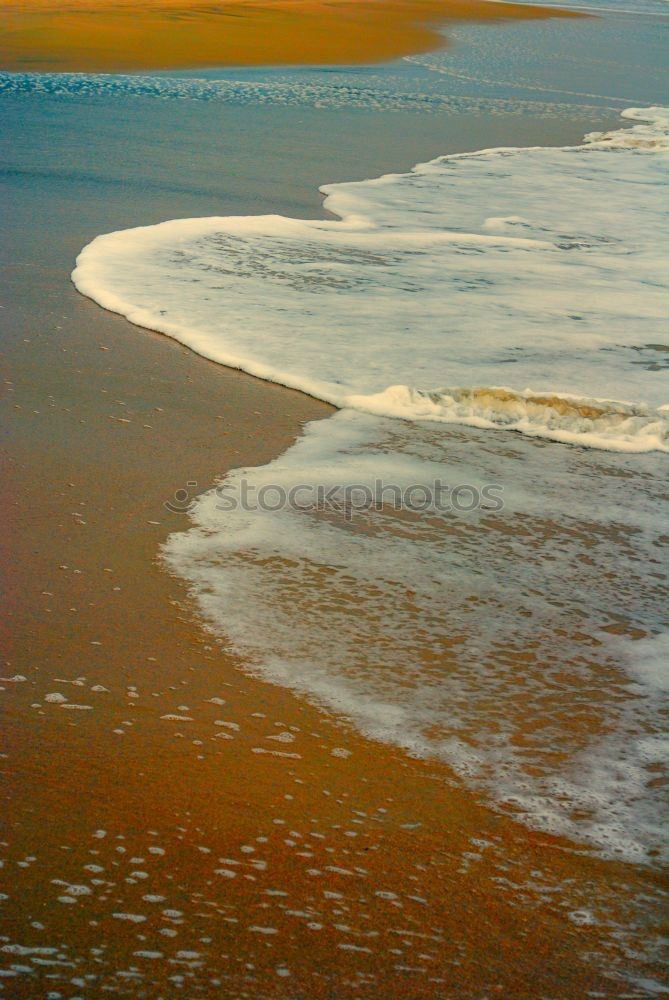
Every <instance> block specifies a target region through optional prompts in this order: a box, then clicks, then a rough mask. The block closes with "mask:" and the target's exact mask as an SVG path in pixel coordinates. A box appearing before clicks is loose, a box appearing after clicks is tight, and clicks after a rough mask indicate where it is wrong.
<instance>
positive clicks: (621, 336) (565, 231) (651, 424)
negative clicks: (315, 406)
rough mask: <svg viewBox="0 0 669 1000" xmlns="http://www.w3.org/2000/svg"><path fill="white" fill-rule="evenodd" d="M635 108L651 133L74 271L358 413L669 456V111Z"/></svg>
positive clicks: (95, 249)
mask: <svg viewBox="0 0 669 1000" xmlns="http://www.w3.org/2000/svg"><path fill="white" fill-rule="evenodd" d="M625 116H626V117H627V118H628V119H629V120H633V121H634V122H635V123H636V124H635V125H634V126H633V127H631V128H628V129H621V130H618V131H615V132H610V133H606V134H599V133H598V134H593V135H592V136H589V137H588V142H587V143H586V144H585V145H583V146H578V147H565V148H559V149H550V148H543V147H538V148H532V149H493V150H483V151H481V152H478V153H473V154H458V155H452V156H446V157H441V158H439V159H437V160H433V161H431V162H430V163H426V164H422V165H420V166H418V167H415V168H414V170H413V171H412V172H411V173H409V174H398V175H392V174H388V175H385V176H384V177H380V178H377V179H376V180H372V181H364V182H360V183H353V184H337V185H333V186H330V187H324V188H323V189H322V190H323V192H324V193H325V194H326V196H327V197H326V201H325V205H326V207H327V208H328V209H329V210H330V211H331V212H333V213H335V214H337V215H339V216H340V217H341V221H339V222H330V221H320V220H319V221H312V222H309V221H300V220H295V219H287V218H283V217H280V216H258V217H255V216H253V217H247V218H213V219H186V220H178V221H174V222H167V223H163V224H161V225H158V226H150V227H144V228H141V229H134V230H127V231H124V232H118V233H112V234H109V235H107V236H101V237H98V238H97V239H96V240H94V241H93V243H91V244H90V245H89V246H88V247H86V248H85V249H84V250H83V251H82V253H81V254H80V256H79V258H78V261H77V267H76V270H75V272H74V274H73V280H74V282H75V284H76V286H77V288H78V289H79V290H80V291H81V292H83V293H84V294H86V295H89V296H90V297H91V298H94V299H95V300H96V301H97V302H99V303H100V304H101V305H103V306H104V307H105V308H107V309H110V310H113V311H115V312H120V313H122V314H123V315H125V316H127V317H128V319H130V320H131V321H132V322H134V323H136V324H138V325H140V326H146V327H150V328H151V329H155V330H159V331H161V332H163V333H166V334H168V335H169V336H172V337H175V338H176V339H178V340H181V341H182V342H183V343H185V344H187V345H188V346H189V347H191V348H192V349H193V350H195V351H197V352H198V353H200V354H202V355H204V356H205V357H208V358H211V359H212V360H215V361H219V362H221V363H224V364H226V365H230V366H233V367H238V368H243V369H244V370H245V371H248V372H250V373H251V374H254V375H257V376H259V377H261V378H266V379H271V380H274V381H277V382H281V383H283V384H284V385H288V386H291V387H293V388H297V389H301V390H303V391H304V392H308V393H310V394H312V395H315V396H318V397H320V398H322V399H324V400H327V401H329V402H331V403H334V404H335V405H336V406H353V407H356V408H359V409H367V410H370V411H371V412H374V413H379V414H384V415H391V416H397V415H400V416H403V417H405V418H409V419H416V418H417V419H425V418H426V417H427V418H429V419H436V420H439V421H442V422H446V423H467V424H470V425H473V426H488V427H495V426H504V427H509V428H514V429H516V430H519V431H522V432H523V433H528V434H533V435H541V436H544V437H547V438H551V439H553V440H559V441H565V442H573V443H579V444H582V445H586V446H589V447H603V448H609V449H620V450H627V451H633V450H636V451H646V450H653V449H657V450H662V451H667V450H669V413H668V412H667V411H666V409H665V410H663V409H662V407H663V406H665V405H666V404H667V401H668V400H669V385H668V380H667V371H668V370H669V369H668V368H667V357H668V356H669V345H667V344H666V343H665V342H666V340H667V337H666V323H665V321H666V315H667V311H668V309H669V295H668V293H667V289H666V273H665V261H666V257H667V254H668V253H669V237H668V236H667V227H666V224H665V221H664V220H665V217H666V196H665V195H666V189H665V186H664V180H665V171H666V164H667V160H668V159H669V138H668V135H669V112H668V111H667V110H666V109H662V108H648V109H628V110H627V111H626V112H625ZM558 191H559V197H556V192H558ZM612 203H615V204H616V206H617V210H616V211H615V212H612V211H611V204H612ZM435 380H436V387H439V386H444V385H445V386H458V388H457V389H450V388H446V389H443V388H436V387H435ZM389 386H390V387H391V388H390V389H389V388H388V387H389ZM500 386H503V387H507V386H508V387H509V389H508V391H507V398H506V399H505V400H504V401H503V400H502V399H501V396H500V390H499V388H498V387H500ZM528 386H529V387H530V388H528ZM493 394H496V399H495V400H494V402H493V400H492V395H493ZM556 400H561V401H562V403H561V404H560V405H557V404H556V402H555V401H556ZM566 400H569V401H570V402H571V403H573V406H571V407H566V406H565V405H564V401H566ZM629 400H631V402H625V401H629ZM588 410H591V411H592V410H594V411H596V412H594V414H590V415H589V414H588V412H587V411H588Z"/></svg>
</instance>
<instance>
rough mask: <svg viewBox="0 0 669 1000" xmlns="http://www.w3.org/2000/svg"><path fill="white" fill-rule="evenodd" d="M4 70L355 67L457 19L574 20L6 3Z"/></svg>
mask: <svg viewBox="0 0 669 1000" xmlns="http://www.w3.org/2000/svg"><path fill="white" fill-rule="evenodd" d="M0 13H2V16H3V20H4V22H5V23H4V31H3V36H2V41H1V42H0V68H1V69H10V70H17V71H21V70H23V71H26V70H39V71H41V72H45V71H77V72H82V71H83V72H116V71H131V70H140V69H169V68H177V67H182V68H186V67H196V66H259V65H266V66H267V65H269V66H271V65H290V64H292V65H296V64H303V65H321V64H348V65H351V64H356V63H368V62H380V61H383V60H389V59H395V58H398V57H400V56H403V55H407V54H409V53H415V52H426V51H429V50H431V49H436V48H441V47H443V46H444V45H445V44H446V39H445V38H444V36H443V35H442V34H441V33H440V32H439V26H443V25H444V24H445V23H446V22H458V21H500V20H513V19H518V20H528V19H535V18H542V17H565V16H567V17H569V16H581V15H576V14H574V15H572V14H569V12H565V11H560V10H556V9H551V10H547V9H546V8H542V7H540V6H530V5H527V6H525V5H520V4H505V3H486V2H485V0H413V2H412V0H384V2H383V3H381V2H379V0H337V2H334V3H327V2H322V0H320V2H319V0H264V2H261V3H252V2H247V0H228V2H226V3H222V2H221V0H218V2H214V3H211V2H204V0H148V2H146V0H145V2H142V3H140V2H137V0H96V2H94V0H63V2H60V0H59V2H54V0H0Z"/></svg>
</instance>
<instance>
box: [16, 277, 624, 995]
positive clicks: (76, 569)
mask: <svg viewBox="0 0 669 1000" xmlns="http://www.w3.org/2000/svg"><path fill="white" fill-rule="evenodd" d="M45 293H46V294H48V290H47V289H45ZM70 298H71V306H72V308H71V309H70V308H69V307H68V317H67V319H61V318H60V316H59V315H58V316H55V317H54V322H55V324H57V325H56V326H55V328H54V329H50V330H47V329H46V328H45V329H42V328H36V327H35V323H34V320H33V318H32V316H33V312H32V310H31V308H30V301H29V299H28V300H27V301H26V304H25V307H24V309H23V312H22V313H21V311H20V309H19V312H18V315H17V318H15V320H14V321H13V328H15V329H16V332H17V333H18V335H19V337H21V336H22V335H23V336H25V338H27V339H28V340H30V342H31V343H30V351H29V352H28V351H27V352H26V359H27V360H26V362H25V364H23V365H21V366H18V367H17V371H16V373H15V375H14V377H13V378H14V381H13V383H12V385H10V386H9V388H10V389H13V391H12V392H10V393H9V394H8V398H7V400H6V403H5V412H6V413H7V415H8V419H7V425H8V427H9V430H10V434H11V436H12V438H13V441H14V453H15V454H17V455H19V456H20V459H19V461H18V462H16V463H15V465H14V470H13V487H12V490H13V492H12V493H11V494H10V495H9V496H7V497H5V504H4V508H3V509H4V511H5V513H6V527H7V520H9V521H10V522H11V531H12V534H11V535H10V541H9V546H8V549H9V551H8V552H7V553H6V555H5V559H6V565H10V566H11V570H12V572H11V576H12V579H13V588H14V590H13V593H10V594H9V596H8V598H7V601H6V615H5V618H6V624H7V628H8V633H9V634H8V637H7V638H8V639H9V642H10V645H11V652H10V653H9V655H8V656H7V658H6V661H5V662H4V663H3V668H2V671H1V673H2V676H3V677H6V678H12V677H15V676H16V675H19V676H24V677H25V678H26V680H25V681H5V682H2V686H3V687H4V688H5V690H4V692H3V693H2V699H3V704H4V705H5V706H7V708H6V714H5V725H4V731H5V737H6V742H5V746H4V748H3V749H4V752H5V754H6V758H4V759H3V760H2V764H3V770H5V769H6V770H7V772H8V773H7V775H6V776H5V780H4V782H3V785H4V789H5V791H4V796H5V801H4V807H3V810H2V814H3V817H4V820H3V825H4V826H5V829H4V831H3V832H2V834H1V836H2V838H3V840H5V841H7V842H8V843H9V846H8V847H7V848H3V850H2V855H3V857H4V858H5V859H6V860H5V866H4V868H3V869H2V870H0V884H1V888H2V892H5V893H7V895H8V896H9V897H10V904H9V905H10V907H11V909H10V918H9V920H8V921H5V924H4V927H3V933H4V934H5V935H7V938H6V939H5V940H7V939H8V940H9V942H10V944H15V943H19V944H21V945H22V946H24V947H25V946H27V947H44V946H56V947H57V948H58V962H61V963H65V964H64V965H63V964H60V965H55V966H54V965H53V964H43V965H39V964H36V965H34V971H33V972H32V973H31V974H30V975H28V974H25V973H21V974H19V975H17V976H16V978H14V979H12V980H11V995H12V996H15V997H33V996H38V995H39V996H43V995H45V993H46V992H47V991H48V990H56V991H57V992H61V993H62V992H63V985H65V988H66V995H68V996H69V995H74V994H73V993H72V989H73V987H71V986H69V985H68V984H69V982H70V980H71V979H73V978H74V979H75V981H76V980H77V979H78V977H82V976H86V975H89V976H94V977H96V978H95V979H94V980H91V981H90V983H89V986H90V988H92V989H93V991H94V994H95V995H96V996H97V995H99V996H102V995H103V991H106V990H109V991H111V992H112V993H113V994H117V995H121V996H132V997H142V996H146V997H158V996H160V997H171V996H187V997H189V998H190V997H196V996H216V997H220V996H234V997H245V996H249V997H251V996H252V997H286V998H288V997H290V998H301V997H305V998H306V997H309V998H312V997H334V998H344V997H353V996H368V997H373V998H378V997H399V998H402V997H425V998H428V997H429V998H432V997H458V998H462V997H482V996H489V997H490V996H501V997H514V998H528V1000H529V998H532V1000H535V998H536V997H537V996H553V997H560V998H570V997H581V996H585V995H586V994H587V991H588V990H600V991H601V995H606V996H610V997H613V996H619V995H620V996H622V995H623V994H625V995H629V990H628V987H627V986H626V985H625V984H623V983H621V982H618V983H616V982H611V981H608V982H607V981H605V980H603V978H602V977H601V975H599V974H598V973H597V972H596V970H595V963H594V961H592V960H590V961H586V959H585V958H584V957H583V956H584V955H585V954H586V953H590V954H591V955H597V954H598V953H599V954H600V956H601V954H602V953H604V954H605V957H606V961H607V963H610V964H611V965H612V966H615V965H616V964H620V963H622V964H623V965H624V966H628V965H629V961H628V960H627V959H625V958H624V957H623V956H621V955H619V954H618V953H617V950H616V949H615V948H614V947H612V946H611V945H610V944H609V945H606V944H603V943H602V941H601V940H600V930H599V929H598V928H597V927H595V928H591V927H577V926H576V925H575V924H574V923H572V922H571V921H570V920H569V919H568V917H567V915H566V912H565V909H564V905H563V903H562V897H561V894H560V893H558V894H555V893H554V892H552V891H551V886H554V885H555V884H558V883H565V880H567V879H571V880H572V882H571V885H572V887H574V886H576V887H577V886H581V887H582V889H583V890H585V893H586V895H585V899H583V900H581V902H582V904H583V905H586V904H588V903H589V902H590V900H591V899H601V900H606V901H607V905H608V906H610V907H611V912H613V913H615V911H616V902H615V900H616V898H617V897H618V898H620V899H623V898H631V897H633V896H634V895H635V894H636V893H638V892H641V891H642V888H643V885H642V882H641V881H640V879H641V876H640V875H639V873H638V872H635V871H634V870H631V869H629V868H626V867H625V866H622V865H621V866H616V865H604V864H600V863H598V862H596V861H589V860H588V859H586V858H579V857H575V856H574V855H573V854H571V853H566V852H564V851H563V849H562V847H563V845H562V844H561V842H560V841H557V840H555V839H553V838H550V837H547V836H539V835H535V834H531V833H530V832H528V831H527V830H525V829H524V828H522V827H520V826H517V825H516V824H515V823H513V822H512V821H511V820H509V819H505V818H503V817H500V816H496V815H494V814H493V813H491V812H490V811H489V810H488V809H486V808H485V807H484V806H483V805H482V804H479V803H477V801H476V800H475V798H474V797H473V796H472V795H471V794H469V793H468V792H466V791H464V790H460V789H458V788H457V787H454V786H453V785H452V784H450V783H449V775H448V772H447V771H446V769H445V768H442V767H441V766H439V765H437V764H434V763H429V762H423V761H419V760H412V759H410V758H407V757H406V756H405V755H404V754H403V753H401V752H400V751H398V750H393V749H391V748H387V747H383V746H378V745H375V744H372V743H369V742H367V741H365V740H364V739H362V738H360V737H359V736H357V735H356V734H355V733H354V732H351V731H349V730H348V729H347V728H346V727H345V726H344V725H343V724H340V723H337V722H336V721H335V720H333V719H332V718H331V717H330V716H327V715H325V714H323V713H320V712H318V711H317V710H315V709H312V708H310V707H309V706H307V705H305V704H304V703H302V702H301V701H299V700H298V699H296V698H295V697H293V696H292V695H291V694H290V693H288V692H286V691H284V690H282V689H278V688H274V687H272V686H269V685H267V684H264V683H261V682H259V681H255V680H253V679H250V678H249V677H247V676H246V675H244V674H243V673H241V672H240V670H239V669H238V665H237V664H236V663H235V661H234V660H233V659H232V658H231V657H230V656H228V655H226V653H225V651H224V650H222V649H221V648H220V647H219V646H218V645H217V643H216V642H215V641H213V640H212V638H211V637H210V636H208V635H207V634H206V633H205V632H204V631H203V630H202V629H201V628H199V627H198V625H197V623H196V621H195V619H194V618H193V614H192V609H190V607H189V603H188V598H187V595H186V594H185V593H184V589H183V586H182V585H181V583H180V582H179V581H176V580H173V579H171V578H170V577H169V576H168V575H167V574H166V573H165V572H164V570H163V569H161V568H160V566H159V565H157V563H156V552H157V549H158V545H159V543H160V541H161V540H162V539H164V538H165V537H166V535H167V533H168V532H169V531H171V530H175V529H179V528H182V527H185V526H186V523H187V522H186V519H185V517H183V516H181V515H171V514H168V512H167V511H166V510H165V508H164V507H163V501H164V500H165V499H166V498H170V497H171V496H172V495H173V493H174V491H175V489H177V488H179V487H181V486H183V485H184V484H185V483H186V482H187V481H188V480H197V481H198V483H199V484H200V488H202V487H205V486H207V485H208V484H210V483H211V481H212V479H213V477H215V476H217V475H218V474H220V473H221V472H223V471H224V468H225V467H231V466H238V465H240V464H249V463H264V462H266V461H267V460H268V459H269V458H271V457H272V456H274V455H276V454H278V453H279V452H281V451H282V450H283V449H284V448H285V447H286V446H287V445H288V444H289V443H290V441H291V440H292V439H293V437H294V435H295V434H296V433H297V432H298V431H299V428H300V426H301V425H302V424H303V422H304V421H305V420H308V419H312V418H317V417H325V416H327V414H328V412H329V409H328V408H327V407H326V406H324V405H322V404H319V403H317V402H315V401H314V400H311V399H308V398H306V397H303V396H301V395H299V394H297V393H293V392H290V391H288V390H285V389H282V388H279V387H277V386H273V385H270V384H265V383H262V382H259V381H257V380H254V379H251V378H249V377H246V376H243V375H240V374H239V373H235V372H231V371H228V370H226V369H223V368H220V367H218V366H216V365H213V364H209V363H207V362H206V361H204V360H203V359H201V358H198V357H196V356H195V355H193V354H191V353H189V352H188V351H187V350H185V349H184V348H182V347H180V346H179V345H177V344H175V343H173V342H171V341H168V340H167V339H165V338H162V337H159V336H157V335H153V334H150V333H148V332H146V331H139V330H136V329H134V328H132V327H131V326H130V325H129V324H127V323H125V322H124V321H123V320H121V319H119V318H117V317H114V316H111V315H108V314H105V313H103V312H102V311H101V310H99V309H97V307H96V306H94V305H93V304H92V303H90V302H88V301H87V300H83V299H80V298H78V297H76V296H75V294H74V292H72V293H71V296H70ZM63 324H65V332H64V333H63V332H60V333H59V332H58V328H59V327H62V326H63ZM60 345H62V346H60ZM47 363H48V369H46V370H45V369H44V365H45V364H47ZM31 365H36V366H37V367H36V368H34V369H33V368H31ZM40 365H41V366H42V367H41V371H42V373H43V374H42V375H41V376H40V378H39V379H38V378H36V377H35V373H36V372H39V371H40ZM47 372H48V374H47ZM47 391H48V393H49V395H47V394H46V393H47ZM154 522H159V523H157V524H156V523H154ZM324 655H327V651H324ZM93 688H97V690H93ZM100 688H104V689H105V690H100ZM56 692H60V693H62V694H63V695H64V696H65V697H67V698H68V699H69V702H70V703H75V704H80V705H89V706H92V708H91V710H67V709H64V708H63V707H62V705H59V704H58V703H54V702H53V701H51V702H50V701H48V700H46V696H47V695H48V694H53V693H56ZM212 697H215V698H221V699H224V700H225V704H224V705H219V704H216V703H212V702H211V701H210V699H211V698H212ZM168 716H177V717H180V718H177V719H169V718H166V717H168ZM217 722H225V723H228V725H226V726H221V725H217V724H216V723H217ZM230 724H232V725H230ZM235 726H238V727H239V729H236V728H234V727H235ZM285 732H290V733H291V734H292V735H293V736H294V737H295V739H294V741H293V742H281V741H273V740H271V739H269V737H271V736H276V735H278V734H280V733H285ZM337 748H344V749H345V751H346V752H347V753H348V754H350V756H341V755H339V754H338V752H337V753H335V754H334V755H333V751H337ZM258 749H260V750H263V751H265V752H264V753H259V752H257V751H258ZM268 751H269V752H268ZM281 754H291V755H295V756H281ZM98 830H103V831H106V835H105V836H100V837H96V835H95V832H96V831H98ZM246 847H249V848H252V849H253V850H245V849H244V848H246ZM155 848H158V849H159V850H160V851H163V852H164V853H156V852H155ZM91 864H92V865H95V866H98V869H96V870H95V872H91V871H90V870H87V869H85V868H84V866H85V865H91ZM95 878H97V879H98V880H99V881H98V883H97V884H96V885H95V888H94V891H93V892H92V894H90V895H82V896H75V897H71V898H74V899H75V902H74V904H72V903H70V904H69V905H68V904H67V902H65V903H59V902H57V900H58V899H59V898H64V899H66V900H67V897H68V894H69V892H70V890H68V886H71V885H81V884H86V885H89V886H91V885H94V883H92V882H91V879H95ZM623 887H624V888H623ZM567 891H568V892H572V891H573V892H576V889H573V888H572V890H567ZM577 902H578V899H577ZM166 910H167V911H168V912H165V911H166ZM128 914H129V915H136V916H139V917H143V918H145V919H143V920H142V921H141V922H133V921H132V920H129V919H126V918H125V917H124V916H123V915H128ZM270 931H271V932H270ZM163 932H167V933H163ZM194 953H197V954H194ZM158 954H159V955H160V956H161V957H160V958H156V955H158ZM51 957H52V958H53V956H51ZM38 958H39V956H38ZM30 962H32V957H28V958H26V957H21V956H19V957H17V955H16V954H15V953H12V952H11V951H10V952H6V951H2V949H0V965H2V966H4V967H5V968H6V969H8V971H9V972H11V970H12V965H14V964H19V965H23V966H25V965H26V964H29V963H30ZM67 963H70V964H67ZM287 972H289V975H288V974H286V973H287ZM174 976H183V977H184V979H183V981H178V980H175V979H173V978H172V977H174ZM49 977H51V978H49ZM54 977H55V978H54ZM137 977H140V978H137ZM77 995H79V993H78V992H77Z"/></svg>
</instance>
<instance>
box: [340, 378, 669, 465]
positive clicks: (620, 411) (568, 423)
mask: <svg viewBox="0 0 669 1000" xmlns="http://www.w3.org/2000/svg"><path fill="white" fill-rule="evenodd" d="M346 402H347V403H348V405H350V406H353V407H355V408H356V409H360V410H364V411H366V412H368V413H375V414H378V415H383V416H389V417H404V418H405V419H410V420H419V419H421V418H423V419H426V420H438V421H443V422H444V423H458V424H469V425H470V426H473V427H489V428H493V427H498V428H505V429H507V430H515V431H520V432H522V433H523V434H528V435H531V436H537V437H545V438H549V439H551V440H553V441H560V442H564V443H568V444H580V445H583V446H585V447H588V448H604V449H607V450H615V451H629V452H644V451H666V452H669V406H666V407H665V406H663V407H659V408H658V409H653V408H652V407H649V406H645V405H643V404H639V403H626V402H622V401H619V400H612V399H590V398H587V397H581V396H568V395H562V394H558V393H540V392H533V391H532V390H531V389H525V390H523V391H520V392H519V391H516V390H515V389H509V388H507V387H506V386H454V387H446V388H441V389H433V390H430V391H427V390H424V389H416V388H412V387H411V386H406V385H394V386H390V387H389V388H388V389H386V390H385V391H384V392H380V393H377V394H375V395H370V396H351V397H349V398H348V399H347V400H346Z"/></svg>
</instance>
